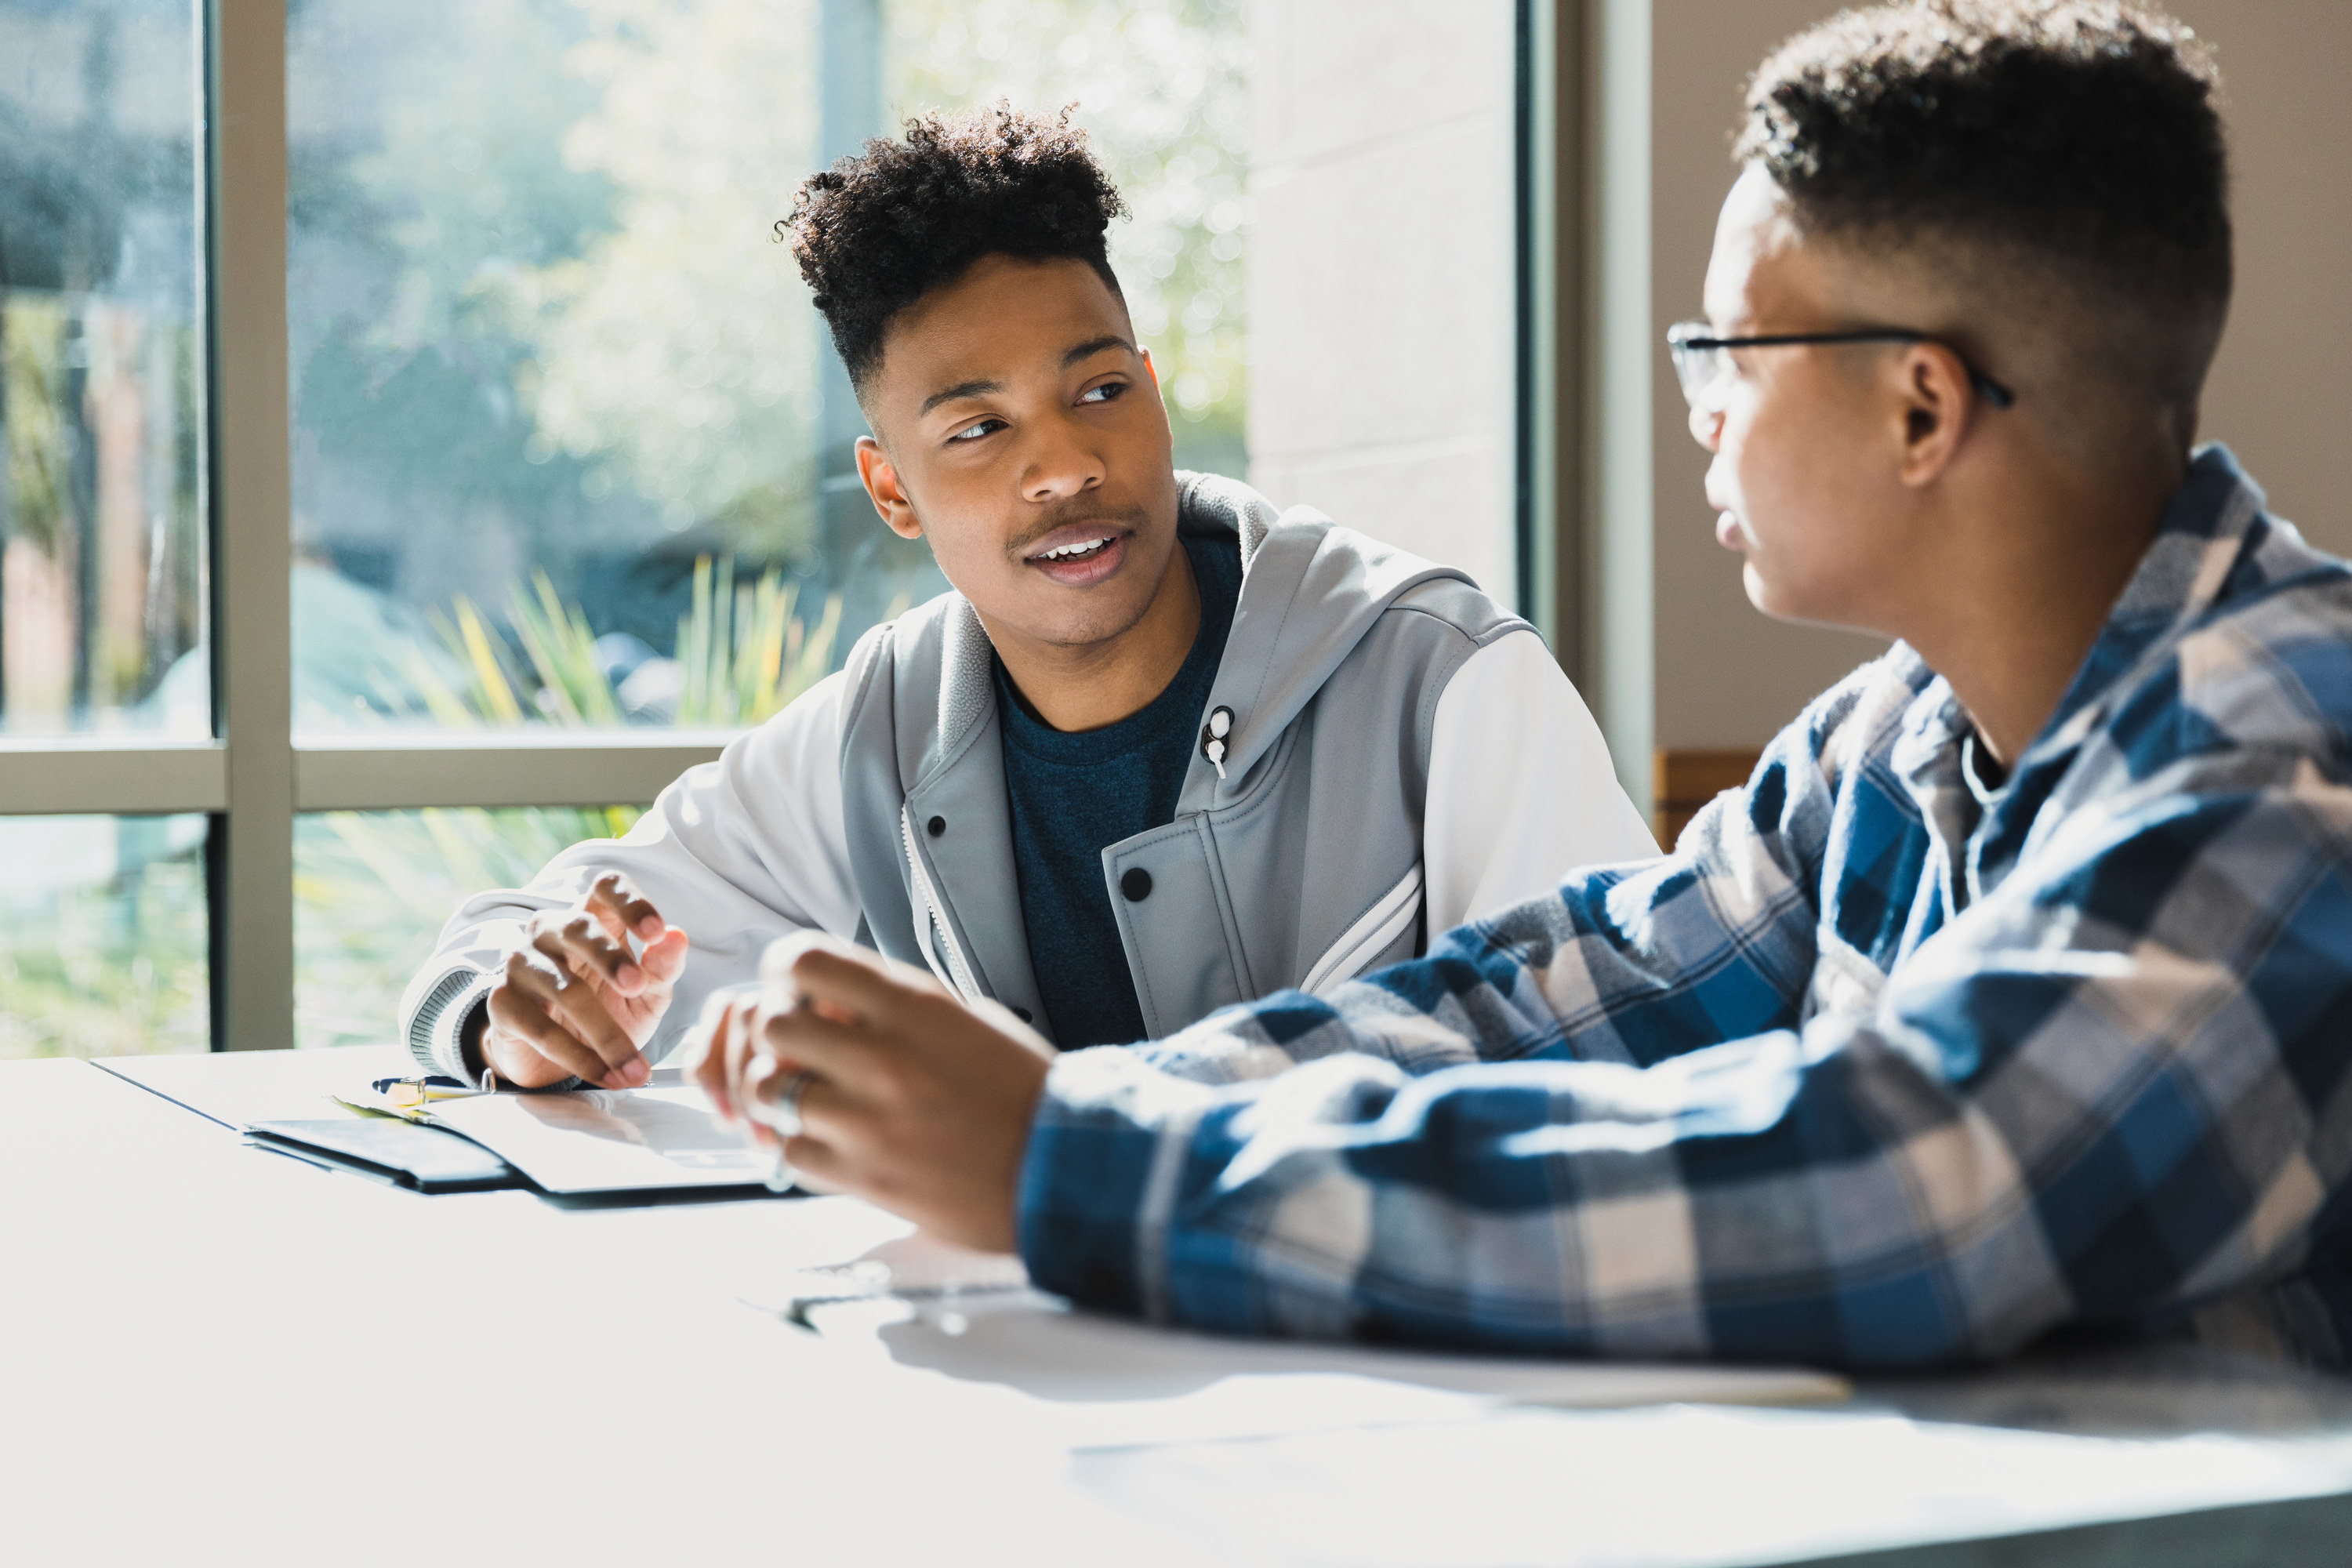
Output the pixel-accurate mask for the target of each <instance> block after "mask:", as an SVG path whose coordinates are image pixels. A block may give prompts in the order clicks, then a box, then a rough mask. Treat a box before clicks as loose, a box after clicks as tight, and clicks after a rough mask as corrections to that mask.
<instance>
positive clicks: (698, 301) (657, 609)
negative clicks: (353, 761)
mask: <svg viewBox="0 0 2352 1568" xmlns="http://www.w3.org/2000/svg"><path fill="white" fill-rule="evenodd" d="M1038 38H1048V39H1051V40H1054V42H1053V47H1049V48H1046V49H1045V50H1043V51H1042V52H1041V51H1040V50H1039V49H1038V48H1037V47H1035V42H1034V40H1036V39H1038ZM288 47H289V58H288V113H289V137H290V139H291V146H290V150H289V152H290V157H291V160H292V164H291V175H290V187H289V208H290V210H289V217H290V223H291V227H290V230H289V331H290V335H291V343H290V348H291V353H292V365H291V371H292V385H293V397H294V408H293V418H294V474H293V479H294V500H295V518H294V523H295V531H296V550H297V563H296V565H295V568H294V580H293V613H294V637H295V674H294V682H295V710H296V721H297V723H298V724H299V725H301V726H304V727H305V728H307V729H311V730H317V729H322V728H348V727H355V726H384V725H415V726H421V727H433V726H443V727H447V726H457V727H470V726H485V725H487V726H498V725H510V724H518V723H548V724H560V725H601V724H612V723H635V724H644V723H654V724H665V723H677V724H735V723H742V722H749V721H756V720H757V719H760V718H761V717H764V716H765V715H766V714H767V713H769V712H771V711H773V710H774V709H775V708H777V707H778V706H781V705H782V702H783V701H785V700H789V699H790V698H791V697H792V696H793V695H794V694H796V693H797V692H798V691H799V690H800V689H803V688H804V687H805V686H807V685H808V684H809V683H811V682H812V681H814V679H818V678H820V677H821V676H823V675H824V673H825V672H826V671H827V670H829V669H831V668H835V667H836V666H837V665H838V664H839V662H840V660H841V658H843V656H844V655H845V653H846V652H847V650H848V648H849V647H850V646H851V645H852V643H853V642H854V641H855V640H856V637H857V635H858V634H859V633H860V632H862V631H863V630H864V629H865V628H866V626H870V625H872V624H873V623H874V622H876V621H877V620H878V619H881V618H882V617H884V616H887V615H890V614H892V613H894V612H895V608H896V606H898V605H903V604H906V603H909V602H912V601H914V600H917V599H920V598H923V597H927V596H929V595H931V594H934V593H936V592H938V591H939V590H940V588H941V587H943V586H944V583H943V581H942V579H940V576H939V574H938V572H937V570H936V568H935V567H933V566H932V565H931V563H930V559H929V552H927V551H926V550H925V549H924V548H923V546H922V545H920V544H919V543H914V544H909V543H908V542H904V541H900V540H898V539H896V538H895V537H893V536H892V535H890V534H889V533H887V531H885V530H883V529H882V528H881V526H880V525H879V523H878V522H877V521H876V520H875V518H874V516H873V513H872V510H871V508H870V507H869V506H868V505H867V504H866V499H865V497H864V495H863V493H862V492H861V491H860V490H859V489H857V488H856V479H855V466H854V463H853V462H852V460H851V456H850V444H851V441H852V440H853V439H854V437H856V435H857V434H859V433H861V432H862V431H863V429H864V425H863V422H862V420H861V419H859V417H858V416H857V414H856V408H855V405H854V404H853V403H852V402H851V400H850V397H849V393H848V387H847V384H846V381H845V378H844V377H843V376H842V375H841V374H840V371H839V368H838V363H837V362H836V361H835V358H834V355H833V352H832V348H831V345H830V343H829V342H827V341H826V340H825V337H824V331H823V327H822V323H821V321H819V319H818V317H817V315H816V313H815V312H814V310H813V309H811V307H810V305H809V302H808V296H807V291H806V289H805V288H804V287H803V285H802V283H801V281H800V278H799V274H798V271H797V269H796V268H795V267H794V266H793V260H792V257H791V254H790V252H789V251H788V250H787V249H786V247H783V246H781V245H779V244H776V243H775V242H774V238H773V235H772V226H773V224H774V222H775V220H776V219H777V218H779V217H781V216H783V214H784V212H785V210H786V208H787V207H788V205H789V203H790V199H791V194H792V192H793V188H794V186H795V185H796V184H797V183H798V182H799V180H800V179H801V178H802V177H803V175H804V174H807V173H808V172H809V171H811V170H813V169H814V168H815V167H817V166H819V165H820V164H821V163H824V162H826V161H829V159H830V158H831V157H832V156H834V155H835V154H837V153H841V152H845V151H848V150H850V149H852V148H854V147H855V146H856V144H857V143H858V142H860V141H861V140H862V139H863V138H864V137H865V136H867V135H870V134H875V133H877V132H881V131H883V130H884V129H885V128H886V125H887V121H888V120H889V119H890V118H891V115H892V113H894V112H895V111H897V110H906V109H913V108H921V107H927V106H930V105H934V104H945V105H965V104H971V103H979V102H985V101H989V100H992V99H994V98H995V97H996V96H998V95H999V94H1010V95H1012V96H1013V97H1014V98H1016V99H1017V100H1021V101H1022V102H1024V104H1030V105H1040V106H1044V107H1048V108H1051V107H1057V106H1058V105H1059V104H1061V103H1063V102H1066V101H1068V100H1073V99H1075V100H1077V101H1078V103H1079V105H1080V108H1079V110H1078V116H1079V119H1080V120H1081V121H1082V122H1084V123H1086V124H1088V125H1089V126H1091V127H1093V128H1095V130H1096V132H1097V137H1098V141H1099V143H1100V145H1101V147H1102V148H1103V150H1104V152H1105V153H1106V154H1107V155H1108V159H1109V162H1110V163H1111V164H1112V166H1113V168H1114V171H1115V172H1116V173H1117V174H1118V176H1119V177H1120V178H1121V180H1122V181H1123V182H1124V183H1125V187H1126V194H1127V196H1128V200H1129V204H1130V205H1132V206H1133V207H1134V209H1135V211H1136V213H1137V215H1138V216H1137V217H1136V219H1135V220H1134V221H1133V222H1132V223H1129V224H1123V225H1120V226H1118V227H1117V228H1116V229H1115V230H1114V240H1115V252H1114V254H1115V258H1116V259H1117V261H1118V265H1119V266H1120V268H1121V272H1122V277H1123V278H1124V279H1127V281H1128V284H1129V296H1130V300H1131V301H1132V303H1133V304H1134V306H1135V309H1136V315H1137V318H1138V325H1139V329H1140V330H1141V331H1143V332H1144V334H1145V336H1146V338H1147V340H1148V341H1150V342H1151V343H1152V345H1153V348H1154V352H1155V353H1156V354H1157V355H1159V356H1160V363H1162V365H1163V366H1164V367H1166V368H1167V370H1168V371H1169V373H1170V374H1169V388H1170V397H1171V406H1172V407H1173V408H1174V409H1175V410H1176V412H1177V414H1178V416H1179V417H1178V419H1177V421H1176V423H1177V429H1178V446H1179V452H1178V457H1179V461H1180V462H1191V463H1195V464H1204V465H1207V466H1213V467H1216V468H1223V469H1225V470H1226V471H1230V472H1235V473H1238V472H1240V471H1241V463H1242V457H1241V432H1242V406H1243V404H1242V399H1243V385H1242V382H1243V377H1242V372H1241V365H1242V363H1243V361H1242V353H1243V347H1244V342H1243V338H1242V319H1241V310H1240V303H1241V286H1240V285H1241V277H1240V265H1241V257H1242V248H1241V247H1242V236H1243V233H1244V228H1245V223H1244V217H1245V213H1244V203H1243V197H1242V190H1243V161H1242V154H1243V142H1244V136H1245V128H1246V123H1247V114H1246V103H1245V100H1244V79H1243V64H1244V43H1243V31H1242V25H1241V16H1240V12H1239V6H1238V3H1237V0H1141V3H1139V4H1135V5H1125V6H1112V5H1098V4H1091V3H1088V0H1014V3H1012V4H1003V3H996V4H992V5H985V6H980V7H972V6H969V5H958V4H954V3H951V0H800V3H791V0H310V3H309V4H306V5H302V6H300V7H299V8H296V9H295V10H294V11H293V13H292V16H291V17H290V19H289V37H288Z"/></svg>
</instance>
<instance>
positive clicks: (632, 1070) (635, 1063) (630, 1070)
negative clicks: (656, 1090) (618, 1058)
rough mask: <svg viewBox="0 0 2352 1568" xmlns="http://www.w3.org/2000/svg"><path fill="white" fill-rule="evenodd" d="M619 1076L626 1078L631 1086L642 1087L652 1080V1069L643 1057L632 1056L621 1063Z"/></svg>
mask: <svg viewBox="0 0 2352 1568" xmlns="http://www.w3.org/2000/svg"><path fill="white" fill-rule="evenodd" d="M621 1076H622V1077H623V1078H625V1079H628V1080H629V1082H630V1084H631V1085H632V1086H634V1087H635V1088H638V1089H643V1088H644V1087H645V1086H646V1084H649V1083H651V1082H652V1081H653V1079H654V1069H653V1068H649V1067H647V1066H646V1058H643V1057H633V1058H630V1059H629V1060H628V1061H626V1062H624V1063H622V1064H621Z"/></svg>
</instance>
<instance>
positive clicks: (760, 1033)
mask: <svg viewBox="0 0 2352 1568" xmlns="http://www.w3.org/2000/svg"><path fill="white" fill-rule="evenodd" d="M894 1043H895V1041H894V1040H893V1037H891V1036H890V1035H889V1034H888V1033H887V1032H886V1031H884V1030H881V1029H877V1028H876V1027H875V1026H873V1025H872V1024H870V1023H866V1022H864V1021H855V1022H846V1023H845V1022H843V1021H842V1020H841V1019H838V1018H828V1017H825V1016H823V1015H821V1014H818V1013H816V1012H814V1011H812V1010H810V1009H809V1008H806V1007H802V1008H796V1009H794V1010H793V1011H792V1012H789V1013H776V1014H772V1015H771V1016H767V1017H765V1018H764V1019H763V1020H762V1021H761V1025H760V1026H759V1028H758V1029H757V1030H756V1031H754V1035H753V1040H752V1044H753V1046H754V1047H755V1048H756V1050H757V1051H758V1053H759V1054H760V1055H761V1056H762V1057H767V1058H782V1059H783V1060H786V1061H790V1062H793V1063H796V1064H797V1065H799V1066H801V1067H804V1068H808V1069H809V1070H810V1071H812V1072H814V1073H818V1074H820V1075H822V1076H823V1077H824V1078H827V1079H832V1080H833V1081H834V1082H835V1083H836V1084H839V1085H841V1086H842V1087H843V1088H845V1089H849V1090H851V1091H852V1092H860V1091H863V1090H866V1089H871V1088H874V1087H876V1086H877V1085H878V1084H879V1083H880V1082H881V1080H882V1079H883V1077H884V1075H885V1073H886V1072H887V1069H888V1067H889V1063H888V1061H887V1056H888V1054H889V1051H890V1047H892V1045H893V1044H894Z"/></svg>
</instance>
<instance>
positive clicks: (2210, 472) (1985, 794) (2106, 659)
mask: <svg viewBox="0 0 2352 1568" xmlns="http://www.w3.org/2000/svg"><path fill="white" fill-rule="evenodd" d="M2263 505H2264V502H2263V492H2262V490H2261V489H2260V487H2258V486H2257V485H2255V483H2254V482H2253V481H2252V479H2248V478H2247V477H2246V475H2245V473H2244V471H2243V470H2242V469H2241V468H2239V467H2238V461H2237V459H2236V458H2234V457H2232V456H2231V453H2230V450H2229V448H2228V447H2223V446H2221V445H2220V444H2219V443H2218V442H2217V443H2214V444H2212V445H2210V446H2207V447H2200V448H2199V449H2198V451H2197V452H2196V453H2195V454H2194V455H2193V456H2192V457H2191V458H2190V459H2189V477H2188V479H2187V480H2186V481H2185V482H2184V483H2183V484H2182V485H2181V487H2180V489H2179V491H2178V492H2176V493H2175V494H2174V496H2173V498H2172V500H2171V501H2170V503H2169V504H2168V505H2167V507H2166V508H2165V512H2164V517H2163V519H2162V521H2159V522H2158V525H2157V531H2156V538H2155V539H2154V540H2153V541H2152V542H2150V543H2149V545H2148V548H2147V553H2146V554H2145V555H2143V556H2141V558H2140V563H2139V564H2138V566H2137V567H2136V568H2134V569H2133V572H2132V575H2131V578H2130V581H2129V582H2127V583H2126V584H2125V586H2124V591H2123V594H2122V595H2121V596H2120V597H2119V598H2118V599H2117V600H2116V607H2115V609H2114V611H2113V612H2112V613H2111V614H2110V615H2109V616H2107V621H2106V625H2105V626H2103V627H2101V628H2100V631H2099V635H2098V637H2096V638H2095V639H2093V641H2092V644H2091V651H2090V652H2089V653H2088V654H2087V655H2085V656H2084V660H2083V664H2082V668H2079V669H2078V670H2076V671H2075V674H2074V680H2073V681H2072V682H2071V683H2070V684H2069V685H2068V687H2067V689H2066V694H2065V696H2063V698H2061V699H2060V700H2059V703H2058V707H2057V709H2056V710H2055V711H2054V712H2053V713H2052V715H2051V717H2050V721H2049V722H2048V723H2047V724H2045V725H2043V726H2042V733H2041V734H2040V735H2039V736H2038V737H2036V739H2035V740H2034V742H2033V743H2032V745H2030V746H2028V747H2027V748H2026V749H2025V752H2024V754H2023V755H2021V756H2020V757H2018V758H2017V759H2016V760H2015V761H2014V762H2013V763H2011V766H2010V770H2009V774H2008V777H2007V778H2006V779H2004V780H2003V781H2002V784H2001V785H2000V788H1998V789H1994V790H1990V791H1987V790H1985V789H1984V788H1983V787H1982V786H1981V784H1979V781H1978V780H1977V779H1976V778H1974V777H1973V776H1971V774H1970V772H1969V769H1968V767H1967V766H1966V764H1965V761H1964V759H1963V756H1962V748H1963V743H1964V742H1967V741H1968V740H1969V738H1970V737H1972V736H1973V735H1974V733H1975V727H1974V725H1973V724H1972V723H1971V722H1970V721H1969V715H1968V710H1966V709H1965V708H1963V707H1961V706H1960V702H1959V700H1958V698H1957V697H1955V696H1954V695H1953V694H1952V688H1951V683H1950V682H1949V681H1947V680H1946V679H1944V678H1943V677H1942V676H1940V675H1939V676H1937V677H1936V678H1935V679H1932V680H1930V681H1928V682H1927V685H1926V686H1925V687H1923V688H1922V689H1920V692H1919V695H1918V696H1917V697H1916V698H1915V699H1913V700H1912V702H1911V705H1910V707H1909V708H1908V709H1907V710H1906V711H1905V713H1904V715H1903V720H1902V728H1901V731H1900V732H1899V733H1898V734H1897V736H1896V737H1895V745H1894V749H1893V751H1892V752H1891V754H1890V755H1889V757H1888V761H1889V763H1891V764H1892V765H1893V767H1894V769H1895V773H1896V774H1897V775H1898V776H1899V777H1901V778H1902V779H1903V781H1904V783H1905V784H1906V787H1907V788H1908V789H1909V791H1910V794H1911V796H1912V798H1913V799H1914V800H1915V801H1916V802H1917V804H1918V805H1919V807H1920V810H1921V813H1922V815H1923V816H1925V817H1926V819H1927V826H1928V827H1929V830H1930V831H1931V832H1932V833H1934V834H1935V836H1936V837H1937V839H1938V840H1939V841H1940V842H1941V846H1942V847H1944V848H1945V849H1946V851H1947V852H1948V853H1949V854H1951V855H1952V857H1953V858H1954V860H1955V862H1958V861H1959V860H1961V859H1963V858H1966V857H1965V853H1964V851H1963V850H1962V848H1961V847H1962V846H1963V845H1965V844H1966V843H1967V842H1968V841H1969V840H1970V839H1972V838H1974V837H1976V831H1975V830H1976V829H1977V827H1978V826H1979V825H1980V824H1982V823H1984V822H1985V821H1986V820H1987V813H1988V811H1990V812H1991V813H1992V815H1994V816H2000V815H2001V814H2002V811H2003V808H2006V807H2010V806H2011V805H2016V803H2018V802H2020V801H2021V800H2024V799H2025V798H2027V797H2029V796H2035V795H2038V794H2039V792H2038V791H2037V790H2036V789H2035V788H2033V787H2032V786H2031V785H2029V786H2027V787H2024V788H2022V789H2019V788H2013V787H2012V786H2016V785H2018V784H2019V782H2020V780H2021V779H2023V778H2025V776H2026V775H2027V773H2029V771H2032V772H2033V773H2037V774H2039V773H2042V772H2044V771H2046V769H2047V765H2048V764H2049V763H2051V761H2052V760H2053V758H2055V757H2062V756H2063V755H2064V754H2065V753H2067V752H2071V751H2073V749H2074V748H2075V747H2077V746H2079V745H2080V744H2081V743H2082V742H2083V741H2084V738H2085V737H2086V736H2087V735H2089V734H2090V733H2091V731H2094V730H2095V729H2096V728H2097V726H2098V725H2099V723H2100V722H2101V721H2103V718H2104V716H2105V703H2104V702H2103V701H2102V700H2101V699H2102V698H2104V697H2105V696H2106V695H2107V694H2108V693H2109V692H2111V691H2113V690H2116V689H2118V688H2119V687H2121V686H2122V685H2124V684H2125V677H2126V675H2128V674H2129V673H2130V671H2131V670H2132V669H2133V668H2135V667H2137V665H2138V664H2139V663H2140V662H2141V661H2142V660H2143V659H2145V658H2147V657H2148V656H2149V654H2150V652H2151V651H2152V650H2154V649H2156V648H2158V647H2160V646H2163V645H2167V644H2168V643H2169V642H2170V641H2171V640H2172V638H2173V636H2174V635H2175V633H2176V632H2177V631H2179V630H2180V629H2184V628H2186V627H2187V626H2189V625H2190V624H2191V623H2193V622H2195V621H2196V620H2197V619H2198V618H2199V617H2200V616H2203V615H2204V614H2205V613H2206V612H2207V611H2208V610H2210V609H2211V608H2212V606H2213V604H2214V601H2215V600H2216V599H2218V598H2219V597H2220V596H2221V589H2222V587H2223V585H2224V584H2226V583H2227V582H2228V581H2229V577H2230V572H2231V567H2232V566H2234V565H2235V564H2236V563H2237V562H2238V560H2239V558H2240V556H2241V555H2242V553H2243V552H2244V550H2245V545H2246V541H2247V536H2248V534H2249V533H2250V532H2251V531H2252V529H2253V526H2254V522H2255V520H2256V519H2257V518H2259V517H2260V516H2261V515H2262V511H2263ZM1913 657H1914V658H1916V654H1915V655H1914V656H1913ZM1952 870H1953V872H1954V873H1955V878H1956V879H1958V878H1959V877H1962V876H1967V875H1968V874H1969V873H1968V871H1967V869H1966V868H1963V867H1962V866H1961V865H1959V864H1957V863H1956V864H1955V865H1954V866H1953V867H1952ZM1958 901H1959V902H1964V901H1965V900H1958Z"/></svg>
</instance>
